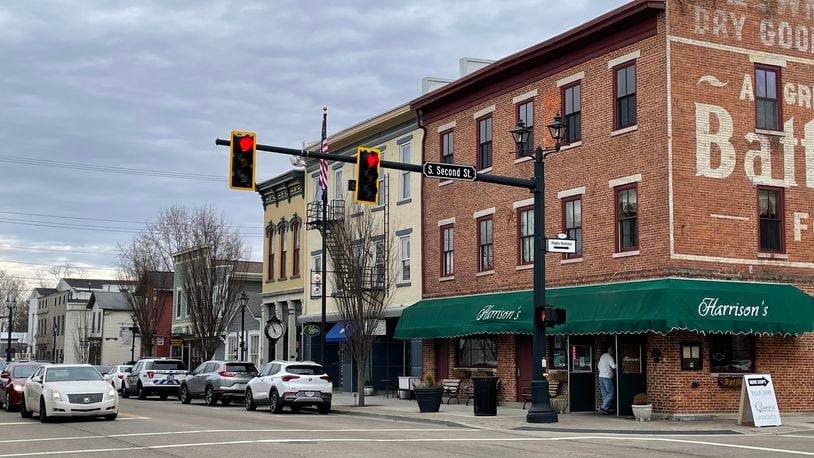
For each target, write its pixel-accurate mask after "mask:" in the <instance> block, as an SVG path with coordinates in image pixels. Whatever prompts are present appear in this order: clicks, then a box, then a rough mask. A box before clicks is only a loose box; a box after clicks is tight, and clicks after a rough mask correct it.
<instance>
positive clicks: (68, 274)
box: [37, 262, 88, 285]
mask: <svg viewBox="0 0 814 458" xmlns="http://www.w3.org/2000/svg"><path fill="white" fill-rule="evenodd" d="M48 273H49V274H50V275H51V277H52V278H53V279H54V284H55V285H56V283H59V281H60V280H62V279H63V278H87V277H88V271H87V270H85V268H83V267H78V266H75V265H73V264H71V263H70V262H65V263H64V264H56V265H53V266H51V267H50V268H48ZM37 278H38V279H39V280H40V281H42V277H41V276H40V275H38V276H37Z"/></svg>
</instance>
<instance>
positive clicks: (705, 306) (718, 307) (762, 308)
mask: <svg viewBox="0 0 814 458" xmlns="http://www.w3.org/2000/svg"><path fill="white" fill-rule="evenodd" d="M719 302H720V299H719V298H717V297H705V298H704V299H703V300H702V301H701V303H700V304H698V315H700V316H722V317H723V316H725V317H765V316H767V315H768V314H769V306H768V305H766V302H765V301H761V302H760V305H742V304H740V303H738V302H736V303H734V304H721V303H719Z"/></svg>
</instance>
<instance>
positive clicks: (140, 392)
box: [136, 382, 147, 401]
mask: <svg viewBox="0 0 814 458" xmlns="http://www.w3.org/2000/svg"><path fill="white" fill-rule="evenodd" d="M137 390H138V391H136V392H137V393H138V398H139V399H140V400H142V401H143V400H145V399H147V392H145V391H144V387H143V386H141V382H138V388H137Z"/></svg>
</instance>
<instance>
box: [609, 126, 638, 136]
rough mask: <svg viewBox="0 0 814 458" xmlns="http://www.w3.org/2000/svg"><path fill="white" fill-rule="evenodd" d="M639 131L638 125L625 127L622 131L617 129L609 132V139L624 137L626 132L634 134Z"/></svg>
mask: <svg viewBox="0 0 814 458" xmlns="http://www.w3.org/2000/svg"><path fill="white" fill-rule="evenodd" d="M636 130H639V125H638V124H636V125H635V126H630V127H625V128H624V129H617V130H614V131H613V132H611V137H616V136H617V135H624V134H626V133H628V132H634V131H636Z"/></svg>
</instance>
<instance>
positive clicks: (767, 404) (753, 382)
mask: <svg viewBox="0 0 814 458" xmlns="http://www.w3.org/2000/svg"><path fill="white" fill-rule="evenodd" d="M743 423H754V425H755V426H757V427H761V426H780V425H781V424H782V423H781V421H780V409H779V408H778V407H777V397H776V396H775V393H774V384H773V383H772V376H771V375H769V374H749V375H744V376H743V382H742V383H741V398H740V405H739V407H738V424H739V425H740V424H743Z"/></svg>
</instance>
